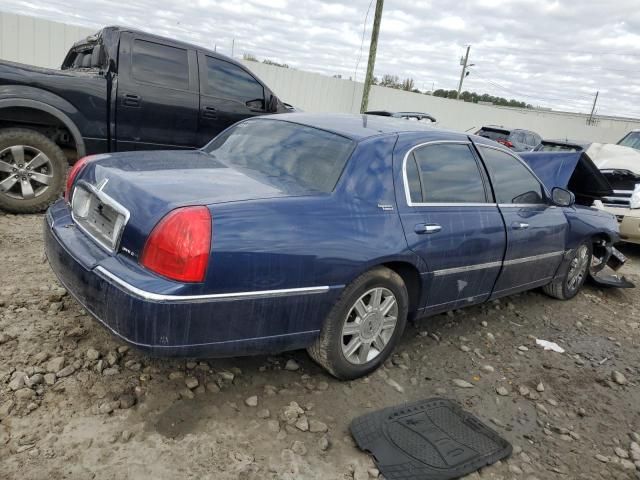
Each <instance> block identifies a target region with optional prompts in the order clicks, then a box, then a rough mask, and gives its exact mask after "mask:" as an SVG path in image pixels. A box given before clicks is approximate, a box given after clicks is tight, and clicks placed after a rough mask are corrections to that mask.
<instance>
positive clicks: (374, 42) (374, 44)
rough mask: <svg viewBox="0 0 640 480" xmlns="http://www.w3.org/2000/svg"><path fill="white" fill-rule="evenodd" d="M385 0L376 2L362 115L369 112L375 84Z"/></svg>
mask: <svg viewBox="0 0 640 480" xmlns="http://www.w3.org/2000/svg"><path fill="white" fill-rule="evenodd" d="M383 6H384V0H376V13H375V16H374V17H373V30H372V31H371V44H370V45H369V61H368V62H367V76H366V77H365V79H364V90H363V91H362V104H361V105H360V113H364V112H366V111H367V109H368V106H369V92H370V91H371V84H372V83H373V69H374V67H375V65H376V52H377V51H378V33H379V32H380V20H381V19H382V7H383Z"/></svg>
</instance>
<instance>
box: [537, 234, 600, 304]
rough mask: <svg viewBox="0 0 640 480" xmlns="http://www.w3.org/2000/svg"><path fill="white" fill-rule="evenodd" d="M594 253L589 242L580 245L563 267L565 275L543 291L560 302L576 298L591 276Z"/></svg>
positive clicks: (546, 286)
mask: <svg viewBox="0 0 640 480" xmlns="http://www.w3.org/2000/svg"><path fill="white" fill-rule="evenodd" d="M592 251H593V246H592V245H591V242H589V241H585V242H583V243H581V244H580V245H578V247H577V248H576V249H575V250H574V251H573V254H572V255H571V257H570V258H569V259H568V261H566V263H565V264H564V265H563V266H562V267H561V268H562V269H563V273H562V274H561V275H560V276H559V278H558V279H556V280H555V281H554V282H552V283H550V284H548V285H545V286H544V287H542V289H543V291H544V292H545V293H546V294H547V295H549V296H551V297H554V298H559V299H560V300H569V299H570V298H573V297H575V296H576V295H577V293H578V291H579V290H580V287H582V285H584V282H585V280H586V279H587V275H588V274H589V268H590V267H591V255H592Z"/></svg>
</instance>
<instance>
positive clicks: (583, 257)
mask: <svg viewBox="0 0 640 480" xmlns="http://www.w3.org/2000/svg"><path fill="white" fill-rule="evenodd" d="M588 263H589V249H588V248H587V246H586V245H581V246H580V247H579V248H578V251H577V252H576V255H575V257H573V260H571V265H570V266H569V274H568V275H567V287H569V289H571V290H575V289H576V288H577V287H578V286H579V285H580V283H581V282H582V280H583V279H584V276H585V275H586V271H587V267H588Z"/></svg>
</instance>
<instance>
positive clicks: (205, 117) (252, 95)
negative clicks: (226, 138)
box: [198, 52, 268, 145]
mask: <svg viewBox="0 0 640 480" xmlns="http://www.w3.org/2000/svg"><path fill="white" fill-rule="evenodd" d="M198 64H199V71H200V118H199V120H198V143H200V144H202V145H204V144H206V143H208V142H209V141H210V140H211V139H212V138H213V137H215V136H216V135H217V134H218V133H220V132H221V131H222V130H224V129H225V128H227V127H229V126H231V125H233V124H234V123H236V122H238V121H240V120H242V119H245V118H247V117H252V116H255V115H264V114H265V113H267V110H266V109H267V99H266V97H267V95H266V94H267V93H268V92H266V91H265V87H264V85H262V83H260V82H259V81H258V80H257V79H256V78H255V77H254V76H253V75H251V73H249V71H248V70H246V69H245V68H244V67H242V66H240V65H237V64H235V63H232V62H229V61H227V60H224V59H222V58H219V57H217V56H213V55H210V54H205V53H203V52H198Z"/></svg>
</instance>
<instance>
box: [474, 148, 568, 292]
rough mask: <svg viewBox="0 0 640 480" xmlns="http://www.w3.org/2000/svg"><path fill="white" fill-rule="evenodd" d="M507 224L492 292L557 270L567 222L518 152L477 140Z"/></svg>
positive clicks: (514, 288) (540, 281) (544, 279)
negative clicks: (500, 260)
mask: <svg viewBox="0 0 640 480" xmlns="http://www.w3.org/2000/svg"><path fill="white" fill-rule="evenodd" d="M476 146H477V147H478V151H479V152H480V155H481V157H482V160H483V162H484V164H485V166H486V168H487V170H488V172H489V177H490V179H491V183H492V186H493V190H494V193H495V196H496V199H497V201H498V206H499V208H500V211H501V212H502V216H503V217H504V223H505V226H506V230H507V251H506V253H505V258H504V265H503V267H502V271H501V272H500V276H499V277H498V281H497V282H496V286H495V288H494V291H493V294H492V295H491V298H497V297H501V296H504V295H509V294H511V293H515V292H518V291H523V290H529V289H531V288H535V287H538V286H541V285H544V284H546V283H549V281H550V280H551V279H552V277H553V276H554V274H555V273H556V271H557V269H558V267H559V265H560V263H561V261H562V256H563V254H564V251H565V245H566V238H567V228H568V223H567V219H566V217H565V215H564V212H563V211H562V209H561V208H559V207H556V206H554V205H552V204H551V202H550V201H549V200H548V198H549V196H548V194H547V192H546V190H545V188H544V186H543V185H542V183H541V182H540V181H539V180H538V178H537V177H536V176H535V175H534V173H533V172H532V171H531V169H530V168H529V167H528V166H527V165H526V164H525V163H524V162H523V161H522V160H521V159H520V158H518V157H517V156H516V155H515V154H513V153H511V152H509V151H506V150H505V149H502V148H500V147H496V146H493V145H483V144H482V143H478V142H476Z"/></svg>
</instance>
